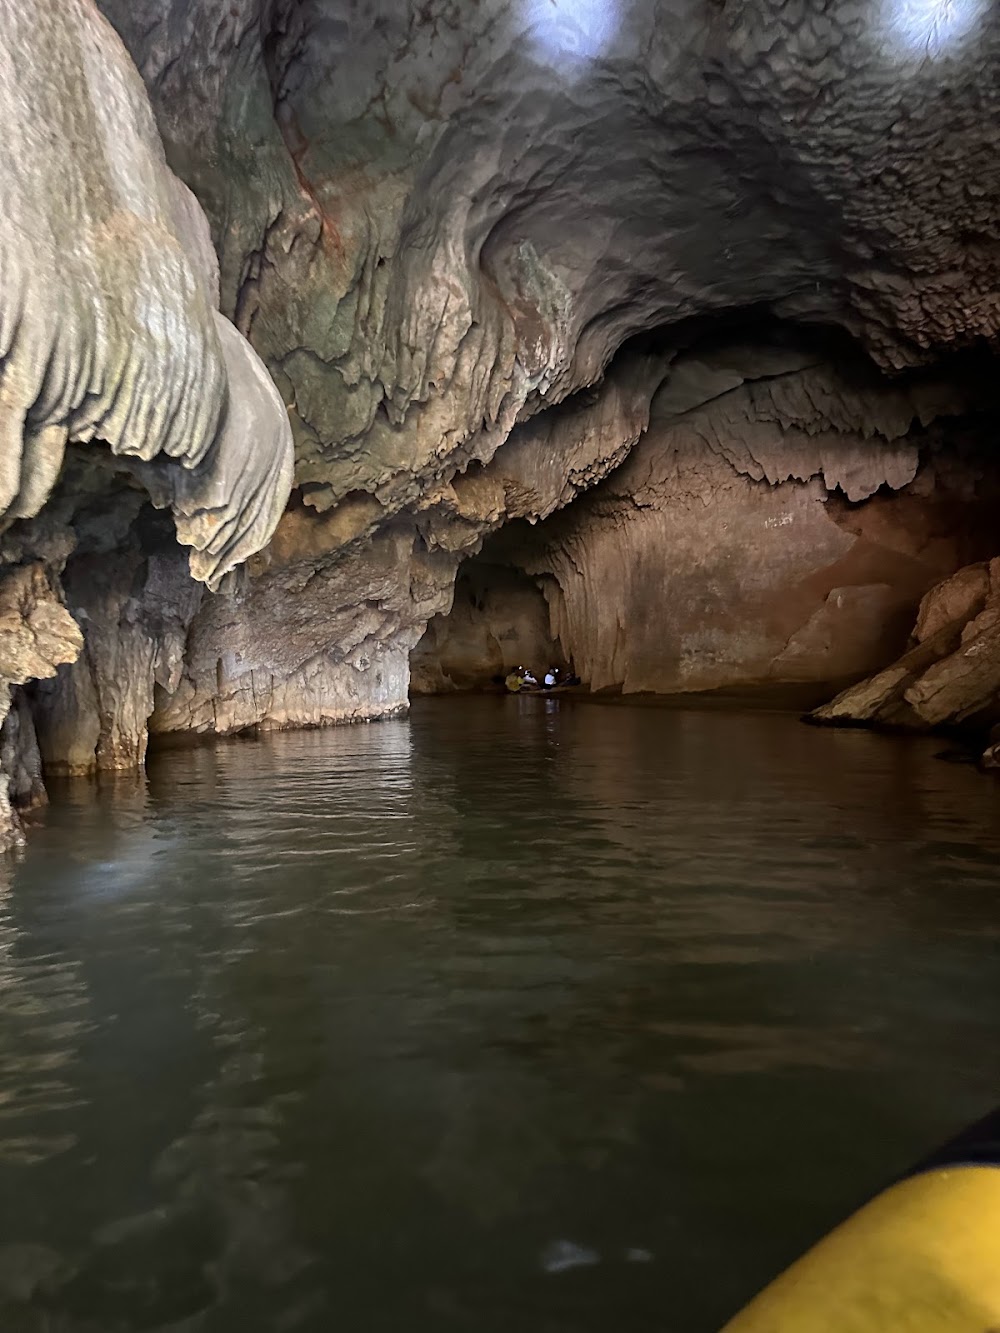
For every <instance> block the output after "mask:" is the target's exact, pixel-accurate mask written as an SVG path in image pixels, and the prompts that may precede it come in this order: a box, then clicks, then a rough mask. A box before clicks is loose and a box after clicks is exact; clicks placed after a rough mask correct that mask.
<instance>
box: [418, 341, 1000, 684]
mask: <svg viewBox="0 0 1000 1333" xmlns="http://www.w3.org/2000/svg"><path fill="white" fill-rule="evenodd" d="M975 397H976V395H975V393H974V392H973V391H971V390H966V389H963V388H961V387H960V386H959V385H958V383H957V382H952V384H950V385H942V384H941V383H940V382H938V381H936V380H935V379H934V378H932V377H927V376H916V377H910V378H909V379H907V380H903V381H899V382H897V383H895V384H893V385H888V384H886V382H885V381H882V380H880V379H879V378H878V377H877V376H874V375H872V374H871V373H870V371H866V370H865V368H864V366H863V365H861V364H859V363H856V362H852V361H849V360H848V361H846V362H844V363H843V364H841V365H840V366H839V368H838V367H836V366H834V365H833V364H832V363H831V362H830V361H829V360H828V359H821V358H820V357H819V355H818V353H817V352H816V351H815V350H814V351H812V352H809V351H808V350H807V349H804V348H803V347H801V346H800V347H798V348H796V347H794V346H793V347H787V346H784V347H783V346H780V345H772V346H770V347H768V346H756V347H753V346H746V345H739V344H732V345H729V346H722V347H718V346H715V347H712V346H707V347H706V348H705V349H704V350H701V351H698V350H696V351H693V352H691V353H688V354H682V355H680V356H678V357H677V358H676V359H675V360H674V361H673V363H672V364H671V365H670V366H669V368H668V369H667V370H666V371H665V378H664V380H663V383H662V385H661V387H660V388H659V390H658V391H657V392H656V394H655V396H654V398H653V401H652V408H651V420H650V425H649V430H648V432H647V433H646V434H645V435H644V436H643V438H642V439H641V441H640V442H639V443H638V444H637V445H636V446H635V447H634V448H633V449H632V450H631V452H630V453H629V455H628V457H627V460H626V461H625V462H624V463H623V464H622V465H621V466H620V467H619V468H618V469H617V471H615V472H614V473H613V474H612V475H611V476H610V477H608V479H607V480H605V481H604V482H603V483H602V484H600V485H599V486H597V487H596V488H595V489H594V490H592V491H591V492H590V493H589V494H588V495H586V496H584V497H583V498H582V499H580V500H579V501H578V502H577V503H576V504H575V505H573V506H572V507H571V508H570V509H568V510H566V511H565V512H564V513H563V514H561V515H558V516H556V517H555V518H554V519H552V520H550V521H549V522H548V523H544V524H542V525H540V526H539V527H538V528H537V529H535V530H529V529H526V528H521V529H520V530H519V529H518V528H517V527H513V528H509V529H507V530H505V531H504V532H502V533H500V534H499V536H498V537H497V538H496V539H494V541H492V542H491V543H490V544H489V545H488V547H487V550H486V552H484V558H485V559H489V560H492V561H494V562H497V561H501V562H502V561H506V562H508V563H510V564H513V565H514V566H516V567H518V568H521V569H525V570H527V571H528V572H529V573H531V574H533V575H536V576H537V577H538V579H539V586H540V587H541V588H542V589H543V590H544V593H545V596H546V597H547V598H548V599H549V603H550V608H551V622H552V623H551V629H552V635H553V636H554V637H556V638H558V640H559V642H560V644H561V646H562V649H563V651H564V652H565V653H566V654H567V655H568V656H571V657H572V659H573V661H574V664H575V667H576V669H577V671H579V672H580V674H581V675H582V676H583V678H584V680H585V681H587V682H588V683H589V684H590V685H591V687H592V688H594V689H606V688H620V689H623V690H625V691H661V692H672V691H685V690H703V689H714V688H722V687H727V686H744V685H749V684H776V683H794V682H810V681H811V682H839V681H843V680H845V679H856V678H857V677H858V676H859V675H863V674H864V673H865V672H867V671H871V670H872V669H874V668H876V667H878V666H880V665H882V664H883V663H884V662H886V661H887V660H889V659H891V657H892V656H894V655H895V654H896V653H898V651H899V650H900V649H901V647H902V646H903V644H904V642H905V639H906V636H907V634H908V632H909V629H910V626H911V625H912V622H913V616H914V613H915V610H916V606H917V603H918V602H919V600H920V598H921V596H922V595H923V593H924V592H925V591H926V590H927V588H928V587H930V586H931V584H933V583H934V582H935V580H937V579H939V578H941V577H942V576H943V575H945V574H947V573H950V572H951V571H952V570H954V569H955V568H956V567H957V566H958V565H960V564H961V563H962V562H963V560H966V559H968V558H969V557H970V555H972V554H977V553H980V552H982V551H990V550H992V545H993V542H994V541H995V537H994V527H993V516H994V514H995V503H996V488H995V486H994V487H993V491H992V497H991V496H988V495H986V494H980V495H978V497H977V489H978V490H979V491H982V489H983V488H982V484H981V478H982V473H983V468H984V467H985V468H986V469H989V466H990V464H989V459H990V453H989V441H990V432H991V429H992V428H991V426H990V425H989V424H988V423H989V418H988V417H987V418H985V419H984V420H983V422H982V423H981V424H979V425H978V426H976V425H972V426H970V425H969V424H965V425H962V424H961V423H959V422H958V421H955V420H948V419H945V420H943V421H941V422H939V423H938V425H937V426H936V427H934V426H932V427H931V428H930V429H929V430H926V431H923V432H922V433H920V434H914V433H913V432H912V430H911V428H912V427H913V425H914V422H919V421H923V422H927V423H930V422H932V421H933V420H934V419H935V418H936V415H937V413H938V412H939V411H941V410H942V409H944V408H947V407H948V406H949V405H950V407H951V409H952V410H953V411H958V412H962V411H967V410H968V409H969V408H970V407H972V406H973V405H974V402H973V400H974V399H975ZM532 424H534V423H532ZM908 432H909V433H908ZM509 447H510V446H507V448H509ZM505 453H506V449H504V450H501V451H500V453H498V455H497V458H496V460H495V462H494V464H493V467H492V468H491V469H486V472H485V474H484V475H489V473H490V472H491V471H492V470H493V469H495V468H497V467H500V466H501V463H502V459H503V457H504V455H505ZM921 455H922V457H923V462H922V464H921V461H920V459H921ZM877 491H880V492H881V493H880V494H878V495H877V496H876V494H875V493H876V492H877ZM890 492H899V494H896V495H893V494H891V493H890ZM991 499H992V503H991ZM958 513H961V516H962V517H961V522H960V524H956V514H958ZM463 613H464V614H463V618H462V622H459V623H457V624H456V627H455V630H456V631H457V637H458V639H459V641H461V640H462V639H465V640H467V639H468V634H469V631H468V628H467V626H465V624H464V620H465V619H467V618H468V613H467V611H466V610H465V608H463ZM433 638H434V640H435V643H436V645H437V650H438V653H439V656H440V657H441V659H442V661H443V660H444V659H446V658H447V657H448V656H449V655H451V656H454V655H455V654H456V651H458V648H457V645H456V643H455V642H454V641H453V640H454V638H455V634H454V633H453V632H452V631H451V630H449V629H447V628H446V627H445V626H444V625H443V624H441V623H440V622H439V623H437V624H436V625H435V626H434V629H433ZM429 646H430V645H429V644H428V645H425V651H426V649H427V648H429ZM484 671H485V666H484Z"/></svg>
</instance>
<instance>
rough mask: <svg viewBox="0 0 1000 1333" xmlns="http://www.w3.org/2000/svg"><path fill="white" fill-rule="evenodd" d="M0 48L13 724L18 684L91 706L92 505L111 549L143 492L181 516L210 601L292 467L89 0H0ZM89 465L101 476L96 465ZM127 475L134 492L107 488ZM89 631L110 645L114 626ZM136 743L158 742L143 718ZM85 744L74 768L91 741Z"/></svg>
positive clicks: (2, 410) (0, 442) (1, 673)
mask: <svg viewBox="0 0 1000 1333" xmlns="http://www.w3.org/2000/svg"><path fill="white" fill-rule="evenodd" d="M0 33H2V37H3V40H2V42H0V111H2V114H3V123H4V134H3V142H2V144H0V184H2V192H3V201H4V202H3V209H2V211H0V277H2V284H0V285H2V293H0V522H2V528H0V531H2V533H3V536H2V538H0V542H2V560H3V565H2V566H0V585H2V588H3V593H2V597H3V607H4V624H3V641H2V642H0V696H2V699H3V705H2V711H3V713H4V714H5V715H6V714H7V711H8V702H9V698H10V686H11V685H21V684H25V683H26V682H29V681H31V680H51V679H52V678H53V677H55V683H54V685H53V689H54V692H55V697H56V699H57V700H58V698H59V697H60V696H61V694H62V693H63V690H64V688H65V689H69V690H73V689H75V688H76V686H75V682H76V680H77V675H76V674H74V673H75V672H76V668H74V667H71V666H69V665H68V664H70V663H73V662H74V659H76V658H77V656H78V654H79V652H80V649H81V646H82V637H81V632H80V629H79V628H78V626H77V624H76V623H75V622H74V620H73V618H72V617H71V615H70V614H69V611H68V610H67V609H66V607H65V606H64V604H63V599H62V589H61V584H60V574H61V572H62V570H63V569H64V567H65V566H66V562H67V560H69V559H70V558H71V557H72V555H73V553H74V551H76V550H78V549H80V546H81V539H82V538H83V534H82V532H81V531H78V530H77V529H76V528H75V527H74V519H75V517H76V511H77V510H78V509H82V508H83V507H84V506H85V505H86V504H87V503H88V501H89V500H90V499H92V498H93V497H92V496H91V495H88V491H92V490H93V489H94V488H95V487H96V492H97V494H99V495H100V496H101V502H102V509H103V511H104V512H103V515H102V517H101V519H100V520H99V526H100V527H101V528H102V529H103V532H104V538H103V540H104V541H106V540H107V534H108V533H111V532H113V531H114V530H115V529H116V527H119V528H121V527H122V526H123V525H122V516H123V515H124V528H125V529H127V527H128V522H129V518H130V517H131V516H132V515H134V513H135V509H136V505H135V503H134V502H133V501H134V497H135V494H136V492H135V486H136V484H137V483H138V484H139V485H143V486H144V487H145V488H146V491H147V492H148V496H149V497H151V498H152V501H153V503H155V504H156V505H158V506H161V507H169V508H171V509H172V511H173V514H174V521H175V527H176V533H177V537H178V538H179V539H180V540H181V541H182V542H184V543H185V544H186V545H188V546H190V547H191V548H192V550H191V554H190V570H191V574H192V575H193V576H194V577H195V578H198V579H201V580H203V581H204V582H206V583H207V584H208V585H209V586H211V587H217V586H218V585H219V583H220V581H221V580H222V579H223V577H224V576H225V575H227V574H228V573H229V571H231V570H233V569H234V568H235V567H236V566H237V565H238V564H239V563H240V562H241V561H243V560H245V559H246V557H247V556H248V555H250V554H251V553H252V552H254V551H256V550H257V549H258V548H259V547H260V546H261V545H263V544H264V543H265V542H266V541H267V539H268V537H269V536H270V534H271V531H272V530H273V528H274V525H275V523H276V522H277V520H278V518H279V516H280V514H281V511H282V509H283V508H284V505H285V502H286V500H287V497H288V492H289V488H290V485H291V463H292V458H291V435H290V430H289V427H288V422H287V417H286V414H285V411H284V407H283V405H282V403H281V399H280V397H279V395H278V393H277V391H276V389H275V388H274V385H273V383H272V381H271V380H270V378H269V376H268V375H267V373H266V371H265V370H264V368H263V366H262V365H261V364H260V363H259V361H258V360H257V358H256V356H255V355H254V354H253V352H252V351H251V349H250V347H249V346H248V345H247V344H246V342H245V340H244V339H243V338H241V337H240V335H239V334H238V333H237V331H236V330H235V329H234V328H233V327H232V325H231V324H229V323H228V322H227V321H226V320H224V319H223V318H222V316H221V315H220V314H219V312H218V311H217V310H216V309H215V306H216V304H217V300H218V280H217V266H216V261H215V255H214V251H213V249H212V245H211V239H210V236H209V231H208V226H207V223H206V221H205V219H204V216H203V215H202V213H201V210H200V208H199V207H198V205H197V203H196V202H195V200H194V198H193V196H192V195H191V194H190V192H189V191H188V190H187V189H186V187H185V186H183V185H182V184H181V183H180V181H178V180H177V179H176V177H174V176H173V174H172V173H171V172H170V170H169V169H168V168H167V166H166V163H165V160H164V156H163V149H162V145H161V143H160V140H159V136H158V133H157V130H156V125H155V122H154V120H153V116H152V113H151V111H150V108H149V103H148V100H147V97H146V93H145V89H144V88H143V85H142V82H141V80H140V79H139V77H138V75H137V73H136V71H135V69H134V68H133V66H132V64H131V62H130V61H129V59H128V56H127V53H126V52H125V50H124V49H123V47H122V45H121V42H120V41H119V39H118V38H117V36H116V35H115V33H114V31H113V30H112V29H111V27H110V26H109V25H108V24H107V23H106V22H105V21H104V20H103V19H102V18H101V17H100V15H99V14H97V12H96V10H95V9H94V7H93V5H91V4H90V3H89V2H88V0H40V2H39V3H38V4H33V5H30V6H29V5H25V4H23V3H19V0H0ZM97 445H100V446H102V447H101V448H95V447H94V446H97ZM104 446H106V449H105V448H104ZM67 448H70V449H72V450H74V453H75V459H76V471H77V473H78V474H79V473H83V472H87V471H88V470H89V473H90V480H89V481H87V482H85V483H82V484H81V486H79V487H78V488H77V489H76V492H75V495H74V494H65V495H63V497H62V501H61V511H62V512H61V513H60V514H57V513H56V512H55V511H53V512H45V513H43V507H44V506H45V504H46V501H47V500H49V498H50V496H51V495H52V493H53V491H54V489H55V488H56V486H57V483H58V482H59V478H60V476H61V474H62V473H63V470H64V463H65V459H66V453H67ZM86 450H90V455H91V457H92V462H91V463H90V464H84V463H83V461H82V460H83V457H84V453H85V451H86ZM115 459H117V460H118V462H117V464H115V462H114V460H115ZM69 470H70V471H72V470H73V469H72V468H71V469H69ZM116 471H117V473H118V474H121V476H123V477H124V480H121V479H119V480H118V481H115V480H114V474H115V472H116ZM56 508H57V509H58V508H59V506H57V507H56ZM116 509H117V510H118V511H119V517H118V518H117V519H116V517H115V510H116ZM85 526H86V523H85V522H84V523H83V524H82V527H85ZM106 555H107V553H106V552H105V553H102V557H101V560H102V563H101V565H100V568H97V567H95V568H93V570H92V574H93V579H94V581H93V582H92V583H91V582H88V585H87V587H86V590H85V597H86V598H90V599H91V600H93V598H94V597H95V596H96V595H97V594H96V588H97V586H98V584H100V583H102V582H105V583H106V582H108V580H109V579H113V575H112V574H111V569H112V567H113V566H112V565H111V564H105V563H103V561H104V559H105V558H106ZM85 558H86V557H85ZM120 559H123V560H125V561H126V562H128V561H129V557H128V556H127V555H125V554H123V555H122V556H121V557H120ZM185 577H186V576H185ZM92 624H94V625H97V626H98V637H99V635H100V633H101V632H102V629H103V626H104V618H103V616H100V615H99V616H98V617H96V618H94V619H93V620H92ZM88 640H90V646H91V650H92V649H93V642H94V641H93V639H91V636H90V635H89V634H88ZM137 665H138V664H137V663H135V662H133V661H115V662H113V663H111V664H109V669H108V671H107V672H105V673H104V678H103V683H104V684H105V685H110V684H111V683H112V682H113V683H114V686H115V688H116V689H117V690H118V691H119V693H120V695H121V696H123V697H127V696H130V695H131V694H132V693H133V692H134V691H135V690H138V691H140V693H141V691H142V690H143V689H144V688H145V681H144V679H143V673H142V672H141V671H138V670H134V669H133V668H134V667H136V666H137ZM60 666H61V667H62V670H61V671H59V672H58V673H57V668H59V667H60ZM150 688H151V685H150ZM55 706H56V708H57V709H58V708H59V706H60V705H59V704H58V703H57V704H56V705H55ZM110 711H111V713H113V712H114V711H115V710H113V709H112V710H110ZM104 712H105V714H107V717H110V713H109V712H108V710H104ZM107 717H106V718H105V722H104V723H102V724H101V725H102V726H105V725H106V723H107ZM15 722H16V724H17V728H18V741H17V744H16V745H15V744H14V742H13V740H11V739H10V736H11V729H12V728H13V726H14V724H15ZM6 726H7V744H6V745H5V747H4V761H5V768H4V772H6V773H7V776H8V779H9V778H11V777H13V781H14V788H15V795H16V796H18V795H23V792H21V790H20V789H21V787H22V786H23V783H20V782H19V779H18V776H17V773H16V772H14V773H12V771H11V769H10V767H9V764H10V762H11V760H10V755H11V754H12V753H13V752H14V751H15V750H19V751H21V752H23V751H24V750H25V747H26V746H28V747H29V748H30V745H33V733H32V735H31V738H30V740H29V733H30V732H31V727H30V725H29V718H28V714H27V713H26V711H25V709H24V707H23V702H22V701H21V700H19V701H18V704H17V706H16V708H15V709H14V711H13V712H12V713H10V715H9V720H8V724H6ZM140 729H141V730H142V732H143V736H144V730H145V719H144V718H143V719H142V722H141V726H140ZM72 744H73V745H74V746H76V747H77V748H79V745H80V739H79V737H78V736H74V738H73V741H72ZM110 744H111V746H112V749H115V750H116V755H117V753H118V748H119V747H117V745H116V742H114V741H111V742H110ZM143 751H144V741H143V742H142V743H138V742H137V743H133V744H132V745H131V748H130V753H129V762H130V763H132V764H134V763H135V762H136V761H137V760H139V761H141V757H142V753H143ZM7 787H8V782H7V781H5V780H4V779H3V775H2V774H0V789H2V797H0V799H2V802H3V806H2V808H0V826H3V828H4V829H5V833H4V835H3V836H4V837H6V838H7V839H8V840H9V839H10V837H11V836H12V832H11V830H12V823H11V820H10V818H9V812H8V810H7V806H6V802H7Z"/></svg>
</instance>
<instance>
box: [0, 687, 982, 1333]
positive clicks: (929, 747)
mask: <svg viewBox="0 0 1000 1333" xmlns="http://www.w3.org/2000/svg"><path fill="white" fill-rule="evenodd" d="M935 748H937V747H935V746H934V744H933V743H930V742H923V741H914V742H905V741H901V740H898V739H886V738H878V737H873V736H869V735H865V734H862V733H854V732H848V733H831V732H817V731H814V730H810V729H807V728H805V727H802V726H801V725H800V724H799V723H798V722H797V721H796V720H794V719H792V718H786V717H780V716H771V715H763V714H744V715H736V714H726V713H719V712H678V711H669V710H659V709H639V708H629V707H599V706H595V705H591V704H582V703H577V702H574V701H573V700H566V699H563V700H559V701H556V700H551V699H550V700H544V699H540V698H526V699H517V698H506V699H503V698H497V699H491V698H485V699H478V700H458V701H446V700H439V701H428V702H426V703H423V704H420V705H419V706H417V707H415V708H414V711H413V714H412V716H411V718H410V719H409V720H407V721H396V722H390V723H385V724H381V725H377V726H369V727H354V728H344V729H338V730H334V731H328V732H312V733H306V734H298V735H287V736H279V737H275V738H272V739H269V740H265V741H262V742H259V743H247V742H242V743H240V742H236V743H229V744H223V745H219V746H217V747H215V748H211V749H200V750H194V751H186V752H178V753H172V754H165V755H161V756H158V757H156V758H154V760H153V761H152V763H151V765H150V771H149V774H148V777H147V779H146V780H144V781H142V782H140V783H131V782H129V783H124V784H122V783H119V784H117V785H115V786H114V787H107V786H105V787H103V788H101V789H96V788H94V787H92V786H90V785H88V784H83V785H80V786H69V787H67V788H65V789H64V790H61V791H57V792H56V793H55V799H54V801H53V804H52V806H51V807H50V808H49V810H48V811H47V812H46V813H45V814H44V816H43V817H42V818H41V819H40V821H39V822H38V824H37V825H36V827H35V830H34V832H33V835H32V838H31V842H30V846H29V849H28V852H27V854H26V856H25V858H24V859H23V860H22V861H21V862H20V864H19V865H17V866H16V868H14V869H13V872H12V873H10V874H8V875H7V877H6V878H0V1329H2V1330H3V1333H133V1331H134V1330H157V1331H158V1333H168V1331H169V1333H182V1331H183V1333H254V1331H255V1330H262V1331H263V1330H268V1333H270V1331H271V1330H277V1331H279V1333H281V1331H283V1330H289V1331H290V1333H300V1331H302V1330H305V1331H307V1333H311V1331H312V1330H316V1331H317V1333H319V1331H320V1330H322V1331H323V1333H326V1330H337V1333H453V1331H462V1333H465V1331H466V1330H467V1331H468V1333H590V1331H591V1330H594V1331H595V1333H596V1331H597V1330H600V1331H601V1333H606V1331H611V1333H640V1331H645V1330H658V1331H660V1333H687V1331H688V1330H691V1331H692V1333H695V1331H696V1330H706V1331H708V1330H712V1329H714V1328H716V1327H717V1326H718V1325H719V1324H720V1323H721V1322H722V1321H723V1319H724V1318H725V1317H726V1316H727V1315H729V1314H731V1313H732V1312H733V1311H734V1309H735V1308H736V1307H738V1306H739V1305H740V1304H741V1303H742V1302H743V1301H744V1300H745V1299H746V1298H748V1297H749V1296H750V1295H751V1293H752V1292H753V1291H754V1289H755V1288H756V1287H757V1286H759V1285H760V1284H761V1283H763V1282H764V1281H766V1280H767V1278H768V1277H770V1276H771V1275H772V1274H773V1273H774V1272H775V1271H776V1270H777V1269H779V1268H781V1267H782V1266H783V1265H784V1264H785V1263H786V1262H788V1261H789V1260H790V1259H792V1258H793V1257H794V1256H795V1255H796V1254H797V1253H799V1252H800V1251H801V1249H802V1248H803V1247H805V1246H806V1245H807V1244H808V1243H809V1242H810V1241H811V1240H812V1239H814V1238H815V1237H816V1236H817V1235H819V1234H821V1233H822V1232H823V1231H824V1230H825V1229H826V1228H827V1227H828V1226H830V1225H831V1224H832V1223H833V1222H835V1221H836V1220H837V1219H838V1218H839V1217H841V1216H842V1215H843V1214H844V1213H845V1212H847V1211H849V1210H850V1209H851V1208H852V1207H853V1206H854V1205H855V1204H857V1203H858V1202H860V1201H861V1200H863V1198H864V1197H865V1196H866V1195H867V1194H868V1193H869V1192H871V1191H872V1190H874V1189H876V1188H878V1187H879V1185H881V1184H882V1183H883V1182H885V1181H886V1180H888V1179H889V1178H890V1177H891V1176H892V1175H893V1174H894V1173H895V1172H896V1171H898V1170H900V1169H902V1168H904V1167H905V1166H906V1165H907V1163H908V1162H909V1161H910V1160H911V1159H912V1158H914V1157H915V1156H917V1155H919V1154H921V1153H922V1152H923V1151H924V1150H925V1149H927V1148H929V1147H930V1146H932V1145H933V1144H934V1143H935V1142H936V1141H937V1140H938V1139H940V1138H941V1137H942V1136H945V1135H947V1134H948V1133H950V1132H951V1131H953V1130H955V1129H957V1128H959V1127H960V1126H961V1125H962V1124H963V1123H964V1122H965V1121H967V1120H969V1119H971V1118H972V1117H974V1116H978V1115H980V1114H982V1113H984V1112H985V1111H987V1110H989V1109H991V1108H992V1107H993V1105H994V1104H996V1103H1000V1071H998V1057H997V1052H998V1049H1000V984H998V981H1000V956H998V935H1000V820H998V815H1000V787H998V786H997V785H996V784H995V783H993V782H992V781H990V780H988V779H985V778H983V777H981V776H979V775H978V774H976V773H975V772H974V771H973V770H970V769H966V768H957V767H955V766H952V765H947V764H943V763H941V762H939V761H937V760H935V759H934V757H933V755H934V751H935Z"/></svg>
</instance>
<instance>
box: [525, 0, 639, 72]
mask: <svg viewBox="0 0 1000 1333" xmlns="http://www.w3.org/2000/svg"><path fill="white" fill-rule="evenodd" d="M619 3H620V0H525V7H526V18H527V22H528V27H529V32H530V34H531V39H532V41H533V43H534V45H535V48H536V54H537V55H538V56H539V57H540V58H541V59H544V60H545V61H547V62H548V63H550V64H553V65H557V66H559V67H562V68H572V67H573V66H579V65H580V64H585V63H589V62H590V61H592V60H596V59H597V58H598V57H599V56H601V55H603V54H604V53H605V52H606V51H607V49H608V47H609V46H610V45H611V42H612V40H613V39H614V36H615V33H616V32H617V31H618V26H619V15H618V9H619Z"/></svg>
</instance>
